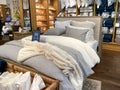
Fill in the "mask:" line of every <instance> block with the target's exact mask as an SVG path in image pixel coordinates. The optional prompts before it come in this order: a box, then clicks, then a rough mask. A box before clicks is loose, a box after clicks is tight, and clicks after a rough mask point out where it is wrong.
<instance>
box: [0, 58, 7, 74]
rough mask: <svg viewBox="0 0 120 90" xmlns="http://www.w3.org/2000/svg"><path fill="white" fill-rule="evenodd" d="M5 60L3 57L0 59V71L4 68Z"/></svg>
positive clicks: (5, 65)
mask: <svg viewBox="0 0 120 90" xmlns="http://www.w3.org/2000/svg"><path fill="white" fill-rule="evenodd" d="M6 67H7V62H6V61H5V60H3V59H0V73H3V72H4V71H5V70H6Z"/></svg>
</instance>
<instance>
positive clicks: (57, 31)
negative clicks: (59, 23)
mask: <svg viewBox="0 0 120 90" xmlns="http://www.w3.org/2000/svg"><path fill="white" fill-rule="evenodd" d="M65 31H66V30H65V29H63V28H50V29H48V30H47V31H46V32H45V33H44V35H57V36H59V35H62V34H64V33H65Z"/></svg>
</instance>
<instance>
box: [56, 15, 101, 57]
mask: <svg viewBox="0 0 120 90" xmlns="http://www.w3.org/2000/svg"><path fill="white" fill-rule="evenodd" d="M56 20H57V21H66V20H74V21H92V22H94V23H95V24H96V26H95V29H94V38H95V40H97V41H98V42H99V43H98V55H99V56H100V57H101V52H102V17H100V16H91V17H87V16H78V17H57V18H56Z"/></svg>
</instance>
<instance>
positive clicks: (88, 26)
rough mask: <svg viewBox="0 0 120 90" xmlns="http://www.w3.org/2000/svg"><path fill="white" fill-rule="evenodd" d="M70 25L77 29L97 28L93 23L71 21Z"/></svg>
mask: <svg viewBox="0 0 120 90" xmlns="http://www.w3.org/2000/svg"><path fill="white" fill-rule="evenodd" d="M70 25H72V26H76V27H84V28H92V29H93V28H94V27H95V23H94V22H91V21H83V22H79V21H71V22H70Z"/></svg>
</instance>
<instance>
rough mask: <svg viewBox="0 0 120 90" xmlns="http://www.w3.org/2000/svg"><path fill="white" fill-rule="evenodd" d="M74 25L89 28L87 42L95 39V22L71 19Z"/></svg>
mask: <svg viewBox="0 0 120 90" xmlns="http://www.w3.org/2000/svg"><path fill="white" fill-rule="evenodd" d="M70 24H71V25H72V26H76V27H80V28H81V27H82V28H89V32H88V33H87V35H86V40H85V41H86V42H88V41H93V40H95V39H94V27H95V23H94V22H91V21H83V22H79V21H71V23H70Z"/></svg>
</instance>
